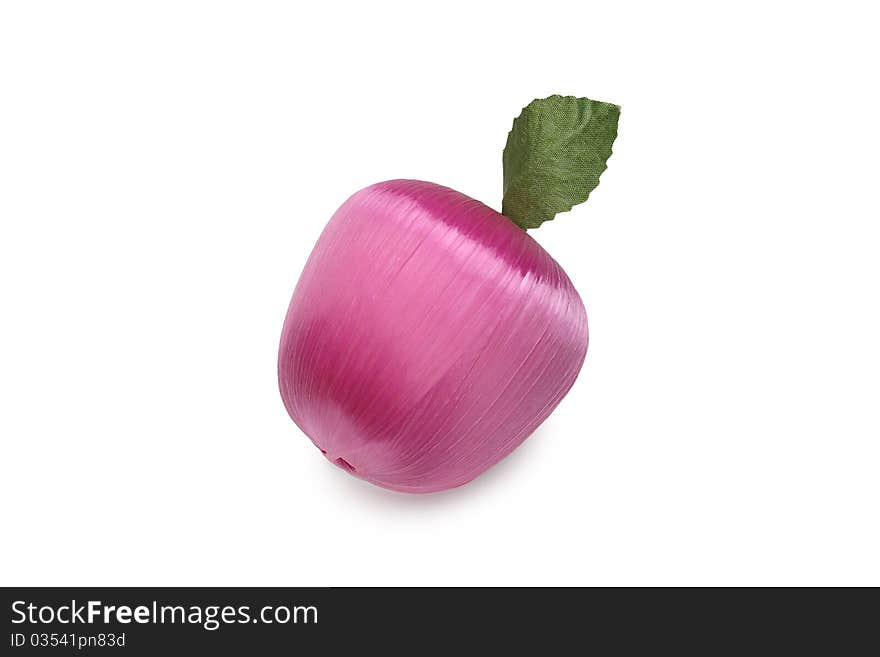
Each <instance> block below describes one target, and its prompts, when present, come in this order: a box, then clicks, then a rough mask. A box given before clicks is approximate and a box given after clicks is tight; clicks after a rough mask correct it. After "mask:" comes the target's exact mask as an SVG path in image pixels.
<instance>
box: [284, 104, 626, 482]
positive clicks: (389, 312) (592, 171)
mask: <svg viewBox="0 0 880 657" xmlns="http://www.w3.org/2000/svg"><path fill="white" fill-rule="evenodd" d="M619 113H620V110H619V108H618V107H617V106H615V105H611V104H608V103H600V102H596V101H592V100H589V99H586V98H574V97H562V96H551V97H550V98H546V99H541V100H536V101H533V102H532V103H530V104H529V105H528V106H527V107H526V108H525V109H524V110H523V112H522V114H521V115H520V116H519V117H518V118H517V119H516V120H515V121H514V123H513V129H512V130H511V132H510V135H509V136H508V140H507V146H506V147H505V150H504V157H503V162H504V199H503V203H502V213H498V212H496V211H495V210H493V209H491V208H489V207H487V206H486V205H483V204H482V203H480V202H479V201H476V200H474V199H471V198H469V197H467V196H465V195H463V194H460V193H459V192H456V191H454V190H452V189H449V188H447V187H442V186H440V185H436V184H433V183H429V182H422V181H416V180H391V181H388V182H383V183H378V184H376V185H372V186H370V187H367V188H366V189H362V190H361V191H359V192H357V193H356V194H354V196H352V197H351V198H349V199H348V200H347V201H346V202H345V203H343V205H342V207H340V208H339V210H338V211H337V212H336V214H334V216H333V217H332V219H331V220H330V222H329V223H328V225H327V227H326V228H325V230H324V232H323V234H322V235H321V237H320V239H319V240H318V243H317V245H316V246H315V248H314V251H313V252H312V254H311V256H310V257H309V260H308V262H307V264H306V266H305V270H304V271H303V273H302V276H301V277H300V280H299V283H298V284H297V287H296V290H295V292H294V294H293V299H292V300H291V302H290V307H289V309H288V312H287V317H286V319H285V322H284V328H283V331H282V336H281V347H280V352H279V358H278V376H279V383H280V388H281V396H282V398H283V400H284V404H285V406H286V408H287V411H288V413H289V414H290V416H291V418H293V420H294V422H296V424H297V425H299V427H300V428H301V429H302V430H303V431H304V432H305V433H306V435H308V436H309V437H310V438H311V440H312V442H314V444H315V445H316V446H317V447H318V448H319V449H320V450H321V451H322V452H323V453H324V454H325V455H326V457H327V458H328V459H330V460H331V461H332V462H333V463H335V464H336V465H338V466H340V467H342V468H344V469H346V470H348V471H349V472H351V473H352V474H354V475H355V476H357V477H360V478H362V479H365V480H367V481H369V482H372V483H374V484H377V485H379V486H384V487H386V488H391V489H394V490H398V491H405V492H412V493H426V492H432V491H438V490H443V489H446V488H452V487H454V486H459V485H461V484H464V483H466V482H468V481H470V480H471V479H473V478H474V477H476V476H477V475H479V474H480V473H481V472H483V471H484V470H486V469H487V468H489V467H491V466H492V465H494V464H495V463H497V462H498V461H499V460H501V459H502V458H504V456H506V455H507V454H509V453H510V452H511V451H512V450H513V449H514V448H516V447H517V446H518V445H519V444H520V443H521V442H522V441H523V440H525V439H526V438H527V437H528V436H529V435H530V434H531V433H532V432H533V431H534V430H535V429H536V428H537V427H538V425H540V424H541V422H543V421H544V420H545V419H546V418H547V416H548V415H549V414H550V413H551V412H552V411H553V409H554V408H555V407H556V406H557V404H559V402H560V401H561V400H562V398H563V397H564V396H565V394H566V393H567V392H568V390H569V389H570V388H571V386H572V384H573V383H574V381H575V379H576V377H577V375H578V372H579V371H580V369H581V365H582V364H583V361H584V357H585V355H586V352H587V341H588V335H587V316H586V312H585V311H584V306H583V303H582V302H581V299H580V297H579V296H578V293H577V291H576V290H575V289H574V286H573V285H572V284H571V281H570V280H569V279H568V276H567V275H566V274H565V272H564V271H563V270H562V268H561V267H560V266H559V265H558V264H557V263H556V261H554V260H553V258H551V257H550V255H549V254H548V253H547V252H546V251H544V249H543V248H541V246H540V245H539V244H538V243H537V242H536V241H535V240H534V239H532V237H531V236H529V235H528V234H527V233H526V231H525V229H527V228H535V227H537V226H539V225H540V224H541V223H542V222H544V221H547V220H549V219H552V218H553V217H554V216H555V214H556V213H558V212H563V211H566V210H569V209H571V207H572V206H573V205H575V204H577V203H580V202H582V201H585V200H586V199H587V197H588V196H589V193H590V192H591V191H592V190H593V189H594V188H595V187H596V186H597V185H598V183H599V175H600V174H601V173H602V171H603V170H604V169H605V166H606V164H605V162H606V160H607V159H608V157H609V156H610V155H611V145H612V143H613V141H614V139H615V137H616V134H617V121H618V117H619Z"/></svg>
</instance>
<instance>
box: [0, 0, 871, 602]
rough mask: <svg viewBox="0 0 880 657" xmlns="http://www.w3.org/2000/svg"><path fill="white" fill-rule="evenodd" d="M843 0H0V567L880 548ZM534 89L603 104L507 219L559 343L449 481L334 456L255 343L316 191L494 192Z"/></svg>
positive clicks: (661, 574)
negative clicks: (554, 318) (513, 130)
mask: <svg viewBox="0 0 880 657" xmlns="http://www.w3.org/2000/svg"><path fill="white" fill-rule="evenodd" d="M869 6H870V4H869V3H846V2H838V3H816V4H813V3H803V2H799V3H791V4H783V3H772V2H760V3H729V4H728V7H727V8H726V9H724V8H720V7H719V6H718V4H717V3H693V4H681V3H672V4H670V3H665V2H664V3H643V4H632V3H608V2H603V3H600V4H596V5H593V4H590V3H585V2H571V3H559V2H550V1H548V0H542V1H541V2H534V1H533V2H529V3H524V4H517V3H514V2H504V3H498V5H497V6H492V5H490V4H489V3H478V2H474V1H469V2H465V3H457V2H450V1H448V0H447V1H446V2H443V3H430V4H423V3H413V2H401V3H398V4H389V3H377V2H362V3H351V4H338V3H333V2H316V3H294V2H287V3H264V2H239V3H228V2H204V3H195V2H149V3H147V2H144V3H119V2H104V3H97V2H78V3H69V2H58V3H34V2H7V3H3V5H2V7H0V286H2V287H0V294H2V297H0V302H2V306H0V313H2V323H0V331H2V340H0V440H2V458H0V505H2V519H0V520H2V530H0V533H2V540H0V583H2V584H7V585H9V584H34V585H37V584H42V585H49V584H93V585H99V584H101V585H130V584H157V585H158V584H178V585H197V584H205V585H224V584H230V585H231V584H252V585H342V584H350V585H363V584H403V585H407V584H475V585H476V584H481V585H482V584H584V585H608V584H621V585H631V584H646V585H655V584H682V585H684V584H695V585H703V584H731V585H740V584H765V585H782V584H820V585H823V584H841V585H843V584H874V585H878V584H880V559H878V554H880V529H878V516H880V510H878V501H880V477H878V471H880V444H878V439H880V418H878V400H880V376H878V372H880V349H878V336H880V308H878V305H880V303H878V297H880V295H878V282H880V257H878V255H880V251H878V247H880V211H878V210H880V203H878V191H880V190H878V173H880V170H878V169H880V167H878V153H880V132H878V125H880V119H878V116H880V98H878V85H877V62H878V57H880V52H878V47H877V34H876V26H877V23H876V20H875V19H876V17H873V18H872V17H871V16H870V15H869V14H868V10H867V8H868V7H869ZM556 92H559V93H563V94H576V95H587V96H590V97H593V98H596V99H599V100H607V101H612V102H616V103H618V104H620V105H622V107H623V113H622V118H621V123H620V137H619V139H618V141H617V143H616V145H615V149H614V151H615V152H614V155H613V157H612V158H611V160H610V163H609V169H608V171H607V172H606V173H605V174H604V176H603V177H602V183H601V185H600V186H599V188H598V190H597V191H596V192H595V193H594V194H593V196H592V198H591V199H590V200H589V202H588V203H587V204H585V205H583V206H580V207H578V208H576V209H575V210H574V211H573V212H571V213H569V214H566V215H562V216H560V217H559V218H558V219H557V220H556V221H554V222H552V223H550V224H546V225H545V226H543V227H542V228H541V229H540V230H538V231H535V232H534V233H533V234H534V236H535V238H536V239H537V240H538V241H539V242H541V244H543V245H544V247H545V248H546V249H547V250H548V251H549V252H550V253H551V254H552V255H553V256H554V257H555V258H556V259H557V260H558V261H559V262H560V263H561V264H562V266H563V267H564V268H565V269H566V270H567V272H568V273H569V275H570V277H571V279H572V280H573V282H574V283H575V285H576V286H577V288H578V289H579V291H580V292H581V295H582V297H583V298H584V301H585V303H586V306H587V312H588V314H589V317H590V329H591V341H590V352H589V354H588V356H587V362H586V366H585V368H584V370H583V372H582V374H581V377H580V379H579V380H578V382H577V384H576V385H575V387H574V388H573V389H572V391H571V393H570V394H569V396H568V397H567V398H566V399H565V401H564V402H563V403H562V405H561V406H560V407H559V408H558V409H557V411H556V412H555V413H554V414H553V415H552V417H551V418H550V419H549V420H548V421H547V422H546V424H545V425H544V426H543V427H542V428H541V429H539V430H538V432H537V433H536V434H535V436H533V437H532V438H531V439H529V440H528V441H527V442H526V443H525V444H524V445H523V446H522V447H521V448H520V449H518V450H517V451H516V452H515V453H514V454H513V455H512V456H511V457H510V458H508V459H507V460H505V461H504V462H503V463H501V464H500V465H498V466H497V467H495V468H494V469H492V470H491V471H489V472H488V473H487V474H485V475H484V476H482V477H480V478H479V479H478V480H476V481H474V482H472V483H471V484H469V485H467V486H465V487H463V488H460V489H458V490H454V491H449V492H445V493H440V494H435V495H430V496H406V495H403V494H396V493H392V492H388V491H385V490H382V489H379V488H375V487H372V486H370V485H369V484H366V483H364V482H361V481H359V480H357V479H354V478H352V477H351V476H349V475H347V474H346V473H344V472H343V471H341V470H339V469H337V468H334V467H333V466H332V465H331V464H329V463H328V462H326V461H325V460H324V459H322V458H321V456H320V454H318V452H317V450H315V448H314V447H313V446H312V445H311V444H310V443H309V441H308V440H307V439H306V438H305V437H304V436H303V435H302V434H301V433H300V431H299V430H298V429H297V428H296V426H295V425H294V424H293V423H292V422H291V421H290V420H289V419H288V417H287V415H286V413H285V411H284V408H283V406H282V404H281V400H280V398H279V394H278V390H277V382H276V360H275V359H276V350H277V343H278V338H279V335H280V330H281V323H282V320H283V317H284V313H285V310H286V306H287V302H288V299H289V296H290V294H291V292H292V290H293V287H294V285H295V283H296V280H297V277H298V275H299V273H300V271H301V268H302V266H303V265H304V263H305V260H306V257H307V256H308V254H309V252H310V250H311V247H312V245H313V244H314V242H315V240H316V239H317V237H318V235H319V233H320V231H321V229H322V228H323V226H324V224H325V222H326V221H327V219H328V218H329V217H330V215H331V214H332V213H333V211H334V210H335V209H336V207H337V206H338V205H339V204H340V203H341V202H342V201H344V200H345V199H346V198H347V197H348V196H349V195H350V194H351V193H353V192H354V191H356V190H357V189H359V188H360V187H363V186H365V185H367V184H370V183H372V182H376V181H379V180H383V179H387V178H395V177H410V178H421V179H426V180H431V181H435V182H439V183H442V184H445V185H449V186H451V187H454V188H456V189H458V190H460V191H462V192H464V193H466V194H469V195H471V196H474V197H476V198H478V199H481V200H483V201H485V202H486V203H488V204H490V205H492V206H494V207H498V206H499V204H500V187H501V149H502V147H503V145H504V141H505V139H506V136H507V132H508V130H509V128H510V122H511V120H512V119H513V117H514V116H516V115H517V114H518V113H519V111H520V109H521V107H522V106H523V105H525V104H526V103H528V102H529V101H531V100H532V99H533V98H536V97H543V96H547V95H549V94H551V93H556Z"/></svg>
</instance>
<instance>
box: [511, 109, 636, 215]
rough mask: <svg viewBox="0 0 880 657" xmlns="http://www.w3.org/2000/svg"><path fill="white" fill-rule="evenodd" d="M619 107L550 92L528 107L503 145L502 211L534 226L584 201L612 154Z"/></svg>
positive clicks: (597, 182)
mask: <svg viewBox="0 0 880 657" xmlns="http://www.w3.org/2000/svg"><path fill="white" fill-rule="evenodd" d="M619 117H620V107H618V106H617V105H612V104H611V103H600V102H599V101H596V100H590V99H589V98H575V97H574V96H550V97H549V98H539V99H538V100H533V101H532V102H531V103H529V104H528V105H526V107H525V108H524V109H523V111H522V114H520V115H519V116H518V117H517V118H516V119H514V121H513V129H512V130H511V131H510V134H509V135H508V136H507V145H506V146H505V147H504V157H503V161H504V200H503V201H502V206H501V212H502V214H504V215H505V216H507V217H509V218H510V219H512V220H513V221H514V222H515V223H516V224H517V225H519V226H520V227H521V228H525V229H528V228H537V227H538V226H540V225H541V224H542V223H544V222H545V221H550V220H551V219H553V217H555V216H556V214H557V213H558V212H567V211H568V210H571V209H572V207H574V206H575V205H577V204H578V203H583V202H584V201H586V200H587V197H588V196H589V195H590V192H592V191H593V190H594V189H596V186H597V185H598V184H599V176H600V175H601V174H602V172H603V171H604V170H605V168H606V166H607V165H606V164H605V162H606V160H608V158H609V157H610V156H611V144H613V143H614V138H615V137H617V120H618V118H619Z"/></svg>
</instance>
